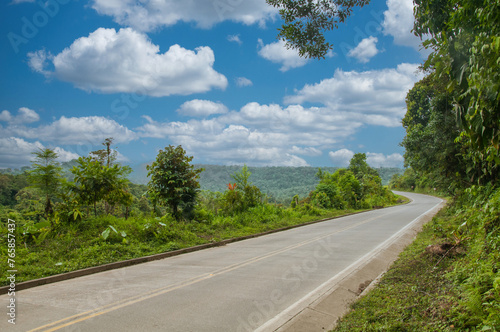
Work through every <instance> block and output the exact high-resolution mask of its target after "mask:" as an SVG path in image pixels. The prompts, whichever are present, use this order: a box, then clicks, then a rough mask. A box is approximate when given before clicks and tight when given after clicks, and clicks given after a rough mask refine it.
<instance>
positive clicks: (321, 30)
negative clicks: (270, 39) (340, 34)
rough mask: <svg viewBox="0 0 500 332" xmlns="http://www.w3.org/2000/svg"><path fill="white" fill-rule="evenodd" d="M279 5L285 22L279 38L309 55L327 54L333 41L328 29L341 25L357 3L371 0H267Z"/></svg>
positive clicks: (300, 52)
mask: <svg viewBox="0 0 500 332" xmlns="http://www.w3.org/2000/svg"><path fill="white" fill-rule="evenodd" d="M266 1H267V3H268V4H270V5H272V6H274V7H276V8H278V9H279V13H280V15H281V18H282V19H283V21H284V23H283V25H282V27H281V28H280V29H278V31H279V33H278V38H279V39H281V40H283V41H285V42H286V45H287V47H289V48H293V49H297V50H298V51H299V54H300V56H303V57H306V58H320V59H321V58H325V56H326V55H327V53H328V52H329V51H330V50H331V49H332V47H333V45H332V44H330V43H329V42H327V41H326V38H325V35H324V34H325V32H326V31H329V30H333V29H334V28H338V26H339V24H340V23H343V22H344V21H345V20H346V19H347V17H349V16H350V15H351V13H352V10H353V8H354V7H358V6H359V7H363V6H364V5H367V4H368V3H369V2H370V0H295V1H291V0H266Z"/></svg>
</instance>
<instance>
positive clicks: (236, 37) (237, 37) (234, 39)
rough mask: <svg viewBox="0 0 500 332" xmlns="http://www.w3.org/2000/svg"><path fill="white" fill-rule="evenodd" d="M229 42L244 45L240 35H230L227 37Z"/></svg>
mask: <svg viewBox="0 0 500 332" xmlns="http://www.w3.org/2000/svg"><path fill="white" fill-rule="evenodd" d="M227 40H229V41H230V42H233V43H237V44H239V45H241V44H243V42H242V41H241V39H240V35H229V36H227Z"/></svg>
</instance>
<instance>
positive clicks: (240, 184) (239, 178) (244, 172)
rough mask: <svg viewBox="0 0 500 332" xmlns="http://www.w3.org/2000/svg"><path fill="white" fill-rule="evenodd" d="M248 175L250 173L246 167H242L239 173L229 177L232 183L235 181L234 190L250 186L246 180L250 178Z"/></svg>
mask: <svg viewBox="0 0 500 332" xmlns="http://www.w3.org/2000/svg"><path fill="white" fill-rule="evenodd" d="M250 175H252V173H251V172H250V171H249V170H248V167H247V165H246V164H245V165H243V168H242V169H241V171H239V172H234V174H232V175H231V177H232V178H233V180H234V181H236V188H241V189H244V188H246V187H247V186H249V185H252V183H251V182H248V179H249V178H250Z"/></svg>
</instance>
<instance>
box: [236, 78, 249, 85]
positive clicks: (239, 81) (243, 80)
mask: <svg viewBox="0 0 500 332" xmlns="http://www.w3.org/2000/svg"><path fill="white" fill-rule="evenodd" d="M236 85H237V86H239V87H244V86H252V85H253V82H252V81H250V80H249V79H248V78H246V77H237V78H236Z"/></svg>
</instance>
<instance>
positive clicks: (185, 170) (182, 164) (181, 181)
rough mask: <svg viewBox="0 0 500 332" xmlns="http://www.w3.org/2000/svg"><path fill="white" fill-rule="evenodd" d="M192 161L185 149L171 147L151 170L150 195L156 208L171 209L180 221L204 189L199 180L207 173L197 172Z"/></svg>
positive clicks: (163, 151)
mask: <svg viewBox="0 0 500 332" xmlns="http://www.w3.org/2000/svg"><path fill="white" fill-rule="evenodd" d="M192 160H193V157H189V156H187V155H186V151H184V149H183V148H182V146H180V145H179V146H177V147H174V146H172V145H169V146H167V147H166V148H165V150H160V152H158V155H157V157H156V160H155V161H154V162H153V163H152V164H151V165H148V166H147V170H148V171H149V172H148V176H149V177H150V180H149V183H148V187H149V191H148V192H149V194H150V196H151V198H152V200H153V202H154V204H155V205H156V204H160V205H166V206H169V207H170V208H171V210H172V215H173V216H174V218H175V219H177V220H179V219H180V217H181V214H180V212H179V207H180V206H182V205H183V206H185V207H188V208H189V206H192V205H193V204H194V201H195V198H196V192H197V190H198V189H199V188H200V184H199V182H198V179H199V173H201V172H202V171H203V169H195V168H194V166H193V165H191V164H190V162H191V161H192Z"/></svg>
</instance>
